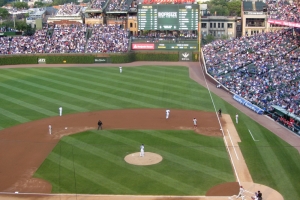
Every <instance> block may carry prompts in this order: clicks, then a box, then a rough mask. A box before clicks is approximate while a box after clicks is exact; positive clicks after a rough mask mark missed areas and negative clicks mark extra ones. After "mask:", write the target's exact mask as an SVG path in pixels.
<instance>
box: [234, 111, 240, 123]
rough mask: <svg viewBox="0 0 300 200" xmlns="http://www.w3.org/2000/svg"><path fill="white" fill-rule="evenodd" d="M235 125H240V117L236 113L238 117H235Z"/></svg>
mask: <svg viewBox="0 0 300 200" xmlns="http://www.w3.org/2000/svg"><path fill="white" fill-rule="evenodd" d="M235 123H237V124H238V123H239V115H238V114H237V113H236V115H235Z"/></svg>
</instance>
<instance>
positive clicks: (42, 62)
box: [38, 58, 46, 64]
mask: <svg viewBox="0 0 300 200" xmlns="http://www.w3.org/2000/svg"><path fill="white" fill-rule="evenodd" d="M38 63H39V64H46V58H38Z"/></svg>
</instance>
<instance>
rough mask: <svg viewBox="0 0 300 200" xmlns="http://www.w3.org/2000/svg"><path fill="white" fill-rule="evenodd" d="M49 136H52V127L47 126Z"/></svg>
mask: <svg viewBox="0 0 300 200" xmlns="http://www.w3.org/2000/svg"><path fill="white" fill-rule="evenodd" d="M49 134H50V135H51V134H52V126H51V125H49Z"/></svg>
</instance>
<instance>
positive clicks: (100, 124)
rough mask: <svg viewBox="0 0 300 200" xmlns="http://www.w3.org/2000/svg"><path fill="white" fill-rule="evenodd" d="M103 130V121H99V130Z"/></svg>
mask: <svg viewBox="0 0 300 200" xmlns="http://www.w3.org/2000/svg"><path fill="white" fill-rule="evenodd" d="M99 129H101V130H102V122H101V120H99V121H98V130H99Z"/></svg>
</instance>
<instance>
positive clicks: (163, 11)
mask: <svg viewBox="0 0 300 200" xmlns="http://www.w3.org/2000/svg"><path fill="white" fill-rule="evenodd" d="M198 13H199V5H197V4H168V5H166V4H164V5H162V4H155V5H149V4H147V5H138V13H137V17H138V30H198V19H199V18H198Z"/></svg>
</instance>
